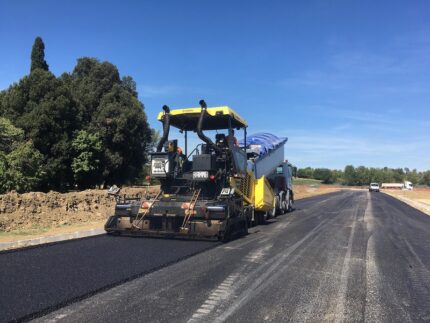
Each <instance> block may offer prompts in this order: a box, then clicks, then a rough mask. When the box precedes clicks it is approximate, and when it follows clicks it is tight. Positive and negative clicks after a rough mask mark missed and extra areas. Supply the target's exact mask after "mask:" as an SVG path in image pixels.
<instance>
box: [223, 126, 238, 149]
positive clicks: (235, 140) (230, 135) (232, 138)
mask: <svg viewBox="0 0 430 323" xmlns="http://www.w3.org/2000/svg"><path fill="white" fill-rule="evenodd" d="M226 139H227V142H229V141H231V142H232V143H233V145H235V146H239V142H238V141H237V138H236V137H235V136H234V130H233V129H232V130H231V133H230V134H229V135H228V136H227V137H226Z"/></svg>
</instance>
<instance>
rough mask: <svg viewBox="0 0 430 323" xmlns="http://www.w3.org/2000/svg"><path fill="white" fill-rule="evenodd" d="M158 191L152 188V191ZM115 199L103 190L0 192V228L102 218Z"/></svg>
mask: <svg viewBox="0 0 430 323" xmlns="http://www.w3.org/2000/svg"><path fill="white" fill-rule="evenodd" d="M156 190H157V187H152V188H151V190H150V191H151V192H154V191H156ZM145 192H146V188H134V187H129V188H124V189H122V190H121V194H137V193H142V194H145ZM114 205H115V199H114V198H113V197H112V196H109V195H108V194H107V191H106V190H86V191H81V192H70V193H58V192H48V193H41V192H31V193H25V194H18V193H16V192H10V193H7V194H3V195H0V231H12V230H17V229H29V228H35V227H52V226H60V225H71V224H78V223H85V222H92V221H97V220H104V219H106V218H107V217H108V216H109V215H111V214H112V213H113V209H114Z"/></svg>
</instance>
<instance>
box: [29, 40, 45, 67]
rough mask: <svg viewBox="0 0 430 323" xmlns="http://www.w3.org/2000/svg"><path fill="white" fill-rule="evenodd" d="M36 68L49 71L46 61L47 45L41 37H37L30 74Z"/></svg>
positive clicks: (32, 51) (32, 53) (32, 52)
mask: <svg viewBox="0 0 430 323" xmlns="http://www.w3.org/2000/svg"><path fill="white" fill-rule="evenodd" d="M36 68H41V69H43V70H45V71H47V70H48V69H49V67H48V64H47V63H46V61H45V44H44V43H43V40H42V38H40V37H36V39H35V40H34V44H33V48H32V50H31V68H30V72H33V71H34V70H35V69H36Z"/></svg>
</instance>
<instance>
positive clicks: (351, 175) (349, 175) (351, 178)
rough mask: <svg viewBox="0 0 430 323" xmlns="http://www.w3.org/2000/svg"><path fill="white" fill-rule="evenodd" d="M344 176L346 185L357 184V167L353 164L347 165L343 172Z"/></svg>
mask: <svg viewBox="0 0 430 323" xmlns="http://www.w3.org/2000/svg"><path fill="white" fill-rule="evenodd" d="M343 174H344V177H343V180H344V184H346V185H356V182H357V180H356V174H355V168H354V166H352V165H347V166H345V170H344V172H343Z"/></svg>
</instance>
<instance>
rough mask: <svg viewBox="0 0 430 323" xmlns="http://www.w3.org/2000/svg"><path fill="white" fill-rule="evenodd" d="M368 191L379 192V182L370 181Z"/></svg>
mask: <svg viewBox="0 0 430 323" xmlns="http://www.w3.org/2000/svg"><path fill="white" fill-rule="evenodd" d="M369 192H379V184H378V183H370V185H369Z"/></svg>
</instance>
